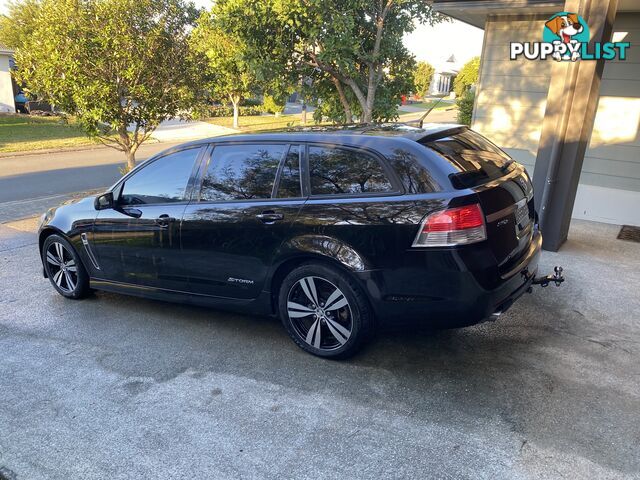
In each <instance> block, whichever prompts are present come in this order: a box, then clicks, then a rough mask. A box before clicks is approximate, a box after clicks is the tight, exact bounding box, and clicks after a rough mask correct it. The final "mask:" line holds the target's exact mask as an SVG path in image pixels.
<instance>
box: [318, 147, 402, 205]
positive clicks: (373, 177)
mask: <svg viewBox="0 0 640 480" xmlns="http://www.w3.org/2000/svg"><path fill="white" fill-rule="evenodd" d="M309 176H310V180H311V194H312V195H353V194H360V193H380V192H392V191H394V188H393V186H392V185H391V182H390V181H389V179H388V178H387V176H386V174H385V172H384V169H383V168H382V165H381V164H380V162H379V161H378V160H377V159H376V158H375V157H373V156H371V155H369V154H367V153H365V152H361V151H357V150H349V149H345V148H332V147H314V146H312V147H309Z"/></svg>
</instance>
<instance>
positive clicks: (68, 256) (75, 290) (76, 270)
mask: <svg viewBox="0 0 640 480" xmlns="http://www.w3.org/2000/svg"><path fill="white" fill-rule="evenodd" d="M42 261H43V264H44V268H45V271H46V272H47V277H49V280H50V281H51V285H53V288H55V289H56V290H57V291H58V293H59V294H60V295H62V296H64V297H67V298H73V299H79V298H83V297H85V296H87V294H88V293H89V292H90V289H89V275H88V273H87V271H86V270H85V268H84V266H83V265H82V261H81V260H80V256H79V255H78V253H77V252H76V251H75V249H74V248H73V247H72V246H71V243H69V241H68V240H67V239H66V238H64V237H62V236H60V235H51V236H49V237H47V239H46V240H45V241H44V245H43V246H42Z"/></svg>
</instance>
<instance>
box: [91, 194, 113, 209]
mask: <svg viewBox="0 0 640 480" xmlns="http://www.w3.org/2000/svg"><path fill="white" fill-rule="evenodd" d="M114 203H115V202H114V200H113V192H107V193H103V194H102V195H98V196H97V197H96V199H95V201H94V202H93V206H94V207H95V208H96V210H106V209H107V208H113V207H114Z"/></svg>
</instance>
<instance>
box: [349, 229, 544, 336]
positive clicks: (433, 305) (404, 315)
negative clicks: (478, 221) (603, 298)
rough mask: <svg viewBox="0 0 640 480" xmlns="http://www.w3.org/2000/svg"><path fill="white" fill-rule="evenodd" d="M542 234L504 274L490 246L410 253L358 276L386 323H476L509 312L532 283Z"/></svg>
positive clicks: (444, 324) (534, 237) (434, 324)
mask: <svg viewBox="0 0 640 480" xmlns="http://www.w3.org/2000/svg"><path fill="white" fill-rule="evenodd" d="M541 247H542V235H541V234H540V233H539V232H535V233H534V235H533V237H532V239H531V243H530V245H529V247H528V249H527V252H526V253H525V254H524V255H523V256H522V257H521V259H520V260H519V261H518V263H517V265H516V266H514V267H513V268H512V269H510V270H509V271H508V272H500V271H499V270H498V267H497V265H496V262H495V258H494V257H493V255H492V254H491V253H490V252H489V251H488V249H487V248H486V247H483V246H476V247H473V248H468V249H460V250H453V249H451V250H446V251H445V250H440V251H435V250H434V251H421V252H417V255H421V256H423V257H424V258H420V257H418V256H416V253H414V252H408V258H407V261H406V262H405V263H404V264H403V265H399V266H398V268H397V269H394V270H391V271H390V270H379V271H369V272H363V273H361V274H359V276H360V281H361V284H362V286H363V288H364V289H365V290H366V291H367V292H368V294H369V298H370V300H371V302H372V304H373V308H374V311H375V313H376V315H377V317H378V319H379V321H380V322H381V323H392V324H402V323H405V322H411V323H415V322H420V323H421V324H425V325H432V326H434V327H445V328H446V327H461V326H468V325H473V324H476V323H479V322H482V321H483V320H485V319H487V318H489V317H490V316H491V315H492V314H494V313H498V312H505V311H506V310H508V309H509V308H510V307H511V305H512V304H513V303H514V302H515V301H516V300H517V299H518V298H519V297H520V296H522V294H524V293H525V292H526V291H527V289H528V288H529V287H530V286H531V283H532V282H533V280H534V277H535V276H536V274H537V271H538V261H539V258H540V250H541Z"/></svg>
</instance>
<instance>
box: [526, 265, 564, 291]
mask: <svg viewBox="0 0 640 480" xmlns="http://www.w3.org/2000/svg"><path fill="white" fill-rule="evenodd" d="M551 282H553V283H555V284H556V287H559V286H560V284H561V283H562V282H564V276H563V275H562V267H554V268H553V275H546V276H544V277H535V278H534V279H533V282H531V285H540V286H541V287H543V288H544V287H547V286H548V285H549V284H550V283H551Z"/></svg>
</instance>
